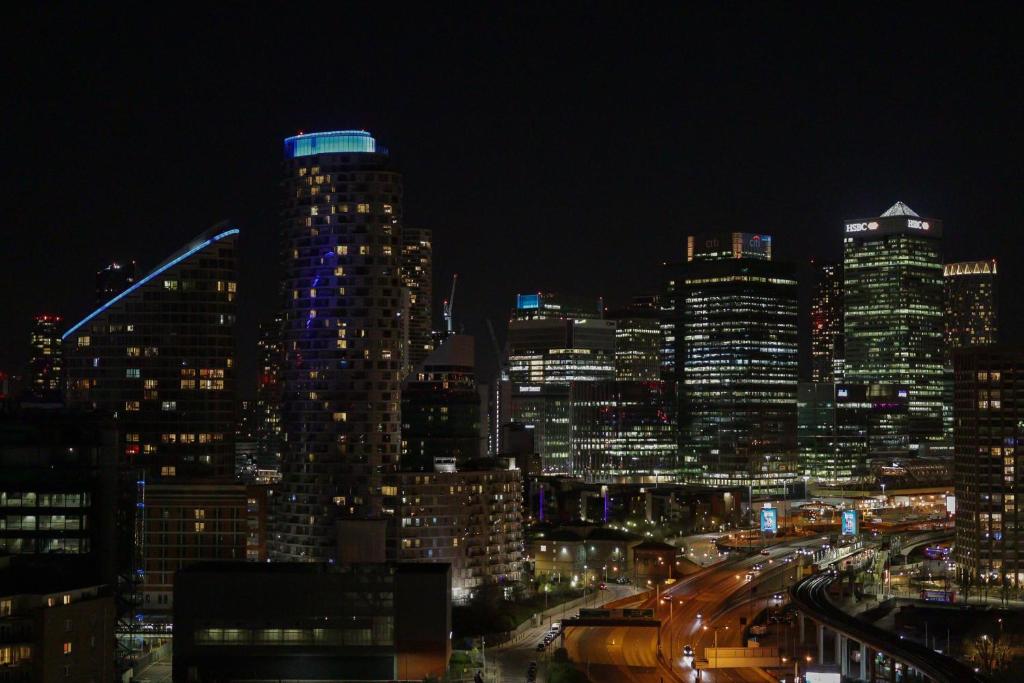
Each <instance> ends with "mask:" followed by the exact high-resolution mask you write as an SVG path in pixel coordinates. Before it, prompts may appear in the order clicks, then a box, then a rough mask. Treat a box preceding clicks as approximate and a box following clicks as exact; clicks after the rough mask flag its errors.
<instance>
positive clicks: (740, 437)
mask: <svg viewBox="0 0 1024 683" xmlns="http://www.w3.org/2000/svg"><path fill="white" fill-rule="evenodd" d="M771 257H772V240H771V237H770V236H768V235H761V234H752V233H739V232H735V233H721V234H709V235H700V236H693V237H689V238H688V240H687V261H686V262H685V263H682V264H676V265H675V266H671V267H670V271H669V277H670V278H671V279H672V280H673V281H674V282H675V302H676V330H675V331H676V350H675V359H676V368H677V372H679V373H680V374H681V383H680V387H679V397H680V399H679V400H680V404H679V405H680V408H679V415H680V426H679V434H680V457H681V459H682V467H683V468H684V473H685V475H686V476H687V477H688V478H689V479H690V480H691V481H696V482H700V483H702V484H706V485H733V486H735V485H749V486H751V487H752V488H753V490H754V491H755V492H757V491H762V492H779V493H782V492H784V490H785V487H786V484H787V482H788V481H790V480H791V479H792V478H794V477H795V476H796V467H797V457H796V456H797V443H796V417H797V416H796V403H797V281H796V275H795V269H794V268H793V267H792V266H791V265H788V264H784V263H779V262H776V261H772V260H771Z"/></svg>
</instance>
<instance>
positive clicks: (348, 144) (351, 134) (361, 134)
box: [284, 130, 388, 159]
mask: <svg viewBox="0 0 1024 683" xmlns="http://www.w3.org/2000/svg"><path fill="white" fill-rule="evenodd" d="M345 153H362V154H367V153H368V154H387V153H388V150H387V149H385V148H384V147H383V146H382V145H378V144H377V141H376V140H375V139H374V137H373V136H372V135H370V133H368V132H366V131H365V130H332V131H326V132H323V133H305V134H302V135H293V136H292V137H290V138H285V139H284V156H285V158H286V159H294V158H295V157H308V156H312V155H314V154H345Z"/></svg>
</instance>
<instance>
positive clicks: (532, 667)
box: [526, 661, 537, 671]
mask: <svg viewBox="0 0 1024 683" xmlns="http://www.w3.org/2000/svg"><path fill="white" fill-rule="evenodd" d="M526 670H527V671H536V670H537V662H534V661H531V662H530V664H529V666H527V667H526Z"/></svg>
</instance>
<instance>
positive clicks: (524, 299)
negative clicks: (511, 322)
mask: <svg viewBox="0 0 1024 683" xmlns="http://www.w3.org/2000/svg"><path fill="white" fill-rule="evenodd" d="M516 308H519V309H527V308H540V294H519V295H518V296H517V297H516Z"/></svg>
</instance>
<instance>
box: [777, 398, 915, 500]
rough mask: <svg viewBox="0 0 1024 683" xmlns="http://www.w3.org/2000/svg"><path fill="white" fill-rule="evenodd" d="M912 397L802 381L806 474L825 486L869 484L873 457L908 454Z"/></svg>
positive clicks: (800, 422)
mask: <svg viewBox="0 0 1024 683" xmlns="http://www.w3.org/2000/svg"><path fill="white" fill-rule="evenodd" d="M907 396H908V391H907V389H906V388H905V387H898V386H894V385H891V384H847V383H841V384H833V383H810V382H802V383H801V384H800V388H799V396H798V402H797V439H798V441H799V444H800V471H801V474H803V475H805V476H808V477H810V478H811V479H813V480H815V481H817V482H819V483H821V484H837V483H839V484H849V483H850V482H861V483H864V484H868V478H869V469H870V468H869V463H870V460H871V458H873V457H880V456H903V455H906V452H907V442H906V420H907V403H908V400H907ZM871 483H873V482H871Z"/></svg>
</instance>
